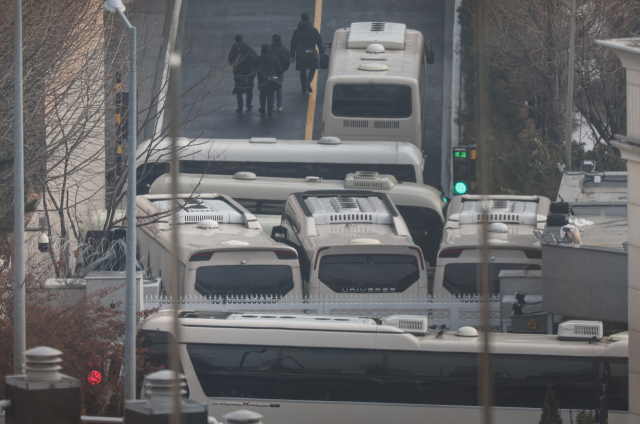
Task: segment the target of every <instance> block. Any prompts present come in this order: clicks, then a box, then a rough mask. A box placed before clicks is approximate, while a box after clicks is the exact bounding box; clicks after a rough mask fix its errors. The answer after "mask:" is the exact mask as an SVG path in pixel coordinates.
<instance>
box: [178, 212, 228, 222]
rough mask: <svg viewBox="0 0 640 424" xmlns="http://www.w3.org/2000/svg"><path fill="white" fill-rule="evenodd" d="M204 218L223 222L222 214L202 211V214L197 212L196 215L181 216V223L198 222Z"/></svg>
mask: <svg viewBox="0 0 640 424" xmlns="http://www.w3.org/2000/svg"><path fill="white" fill-rule="evenodd" d="M205 219H211V220H213V221H216V222H224V218H223V216H222V215H218V214H208V213H204V214H198V215H195V214H194V215H185V216H184V217H183V223H185V224H190V223H198V222H200V221H203V220H205Z"/></svg>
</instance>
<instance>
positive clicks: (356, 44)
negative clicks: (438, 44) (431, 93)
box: [322, 22, 433, 148]
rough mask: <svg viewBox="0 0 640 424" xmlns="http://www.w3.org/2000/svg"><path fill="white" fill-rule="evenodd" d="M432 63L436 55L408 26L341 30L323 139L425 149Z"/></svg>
mask: <svg viewBox="0 0 640 424" xmlns="http://www.w3.org/2000/svg"><path fill="white" fill-rule="evenodd" d="M425 52H426V53H425ZM427 56H429V57H428V58H427ZM427 59H429V60H428V62H429V63H433V52H432V51H431V50H428V49H426V48H425V44H424V37H423V36H422V33H421V32H420V31H415V30H411V29H407V26H406V25H405V24H398V23H388V22H357V23H352V24H351V27H350V28H341V29H339V30H337V31H336V32H335V33H334V36H333V43H332V44H331V57H330V63H329V76H328V79H327V85H326V89H325V97H324V99H325V100H324V110H323V115H322V135H323V136H335V137H339V138H340V139H342V140H359V141H366V142H372V141H388V140H395V141H404V142H407V143H411V144H413V145H415V146H416V147H418V148H422V132H423V128H422V125H423V124H422V123H423V118H424V114H423V111H424V104H425V102H426V83H427V80H426V69H425V64H426V63H427ZM370 144H375V143H370Z"/></svg>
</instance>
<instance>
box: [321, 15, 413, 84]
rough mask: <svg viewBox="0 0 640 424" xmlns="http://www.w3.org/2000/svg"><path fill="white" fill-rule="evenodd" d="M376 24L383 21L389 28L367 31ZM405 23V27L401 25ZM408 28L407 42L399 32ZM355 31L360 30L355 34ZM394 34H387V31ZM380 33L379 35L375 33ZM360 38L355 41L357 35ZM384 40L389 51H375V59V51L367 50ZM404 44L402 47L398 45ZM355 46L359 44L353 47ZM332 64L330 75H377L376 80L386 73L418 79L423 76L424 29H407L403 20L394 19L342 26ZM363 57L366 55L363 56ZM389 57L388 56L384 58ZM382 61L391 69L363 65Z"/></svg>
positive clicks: (338, 31)
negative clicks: (372, 52)
mask: <svg viewBox="0 0 640 424" xmlns="http://www.w3.org/2000/svg"><path fill="white" fill-rule="evenodd" d="M372 24H382V25H385V26H386V27H387V28H386V30H385V31H367V30H366V28H368V27H370V26H371V25H372ZM399 25H401V26H402V27H404V28H400V27H398V26H399ZM402 29H404V43H401V42H400V41H399V37H398V35H399V34H398V33H399V32H401V30H402ZM352 31H356V32H357V33H358V34H355V35H354V36H352V35H351V32H352ZM388 31H390V32H393V33H394V34H387V35H388V37H385V36H384V35H385V33H386V32H388ZM375 33H377V34H378V35H377V36H376V35H374V34H375ZM355 38H357V39H359V40H358V42H354V39H355ZM373 43H376V44H382V45H383V46H385V49H386V51H385V52H384V53H381V54H377V55H375V59H371V58H370V56H372V54H370V53H367V52H366V48H367V46H368V45H369V44H373ZM400 45H402V46H403V47H402V48H398V47H400ZM350 46H355V47H350ZM331 48H332V50H333V51H332V55H331V56H332V57H331V65H330V68H329V78H332V77H343V76H357V77H360V78H359V79H362V77H365V78H367V79H369V78H373V79H375V80H376V83H379V82H380V81H378V79H380V78H382V79H384V78H386V77H405V78H412V79H418V78H419V76H420V63H421V61H422V58H423V50H424V37H423V36H422V33H421V32H420V31H416V30H412V29H406V26H404V25H403V24H393V23H384V22H382V23H373V22H357V23H353V24H351V27H350V28H341V29H339V30H337V31H336V32H335V34H334V37H333V44H332V45H331ZM363 57H364V58H365V59H363ZM384 59H386V60H384ZM371 62H375V63H379V64H381V65H384V66H386V67H387V68H388V69H387V70H384V71H367V70H362V69H360V66H361V65H363V64H365V63H371Z"/></svg>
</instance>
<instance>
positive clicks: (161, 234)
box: [136, 194, 293, 263]
mask: <svg viewBox="0 0 640 424" xmlns="http://www.w3.org/2000/svg"><path fill="white" fill-rule="evenodd" d="M178 197H179V198H181V199H188V198H189V195H179V196H178ZM194 201H198V202H201V205H200V208H194V207H192V205H193V204H194V203H193V202H194ZM170 202H171V200H170V198H169V197H168V196H167V195H144V196H138V197H137V199H136V206H137V209H138V221H139V223H138V226H139V228H142V229H143V230H144V231H148V232H151V233H153V234H154V235H155V237H156V239H158V241H159V242H160V243H161V244H162V245H164V246H166V247H167V248H170V246H171V240H172V233H173V232H172V225H171V220H172V217H171V216H162V215H161V216H160V218H158V216H157V214H161V213H162V212H165V211H167V210H168V207H169V205H170ZM189 202H192V203H190V204H189V205H184V206H185V208H186V210H181V211H179V212H178V217H179V222H180V224H179V235H180V240H179V241H180V252H179V258H180V261H181V262H183V263H186V262H187V261H188V260H189V257H190V256H191V255H192V254H193V253H195V252H198V251H205V250H206V251H220V250H224V251H232V250H247V249H249V250H275V249H278V250H291V251H293V249H291V248H289V247H287V246H286V245H283V244H280V243H277V242H275V241H274V240H273V239H271V238H270V237H269V236H268V235H266V234H265V233H264V232H263V231H262V228H261V226H260V224H259V223H258V221H257V219H256V218H255V216H253V215H252V214H251V213H249V212H248V211H247V210H246V209H244V208H243V207H242V206H240V205H239V204H238V203H236V202H235V201H233V199H231V198H229V197H228V196H224V195H218V194H209V195H204V194H203V195H196V196H193V198H192V199H189ZM182 203H183V204H184V203H185V201H184V200H183V201H182ZM140 212H142V214H141V213H140ZM145 215H146V216H153V217H154V218H152V221H151V222H152V223H150V224H147V225H143V224H145ZM204 220H209V221H215V222H217V225H216V224H213V225H212V227H209V228H199V225H198V223H199V222H202V221H204ZM210 224H211V223H210Z"/></svg>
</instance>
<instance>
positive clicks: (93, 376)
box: [87, 370, 102, 386]
mask: <svg viewBox="0 0 640 424" xmlns="http://www.w3.org/2000/svg"><path fill="white" fill-rule="evenodd" d="M87 381H88V382H89V383H91V385H92V386H95V385H96V384H98V383H100V382H101V381H102V374H101V373H100V371H96V370H93V371H91V372H90V373H89V376H88V377H87Z"/></svg>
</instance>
